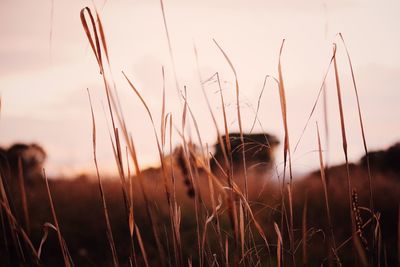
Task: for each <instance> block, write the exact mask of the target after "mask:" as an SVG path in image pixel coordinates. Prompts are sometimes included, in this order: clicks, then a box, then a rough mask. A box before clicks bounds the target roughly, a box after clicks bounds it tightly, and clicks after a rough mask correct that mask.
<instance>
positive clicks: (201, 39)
mask: <svg viewBox="0 0 400 267" xmlns="http://www.w3.org/2000/svg"><path fill="white" fill-rule="evenodd" d="M52 3H53V8H52ZM94 3H95V5H96V7H97V9H98V11H99V13H100V16H101V18H102V21H103V26H104V29H105V34H106V38H107V42H108V46H109V54H110V60H111V67H112V73H113V77H114V79H115V82H116V85H117V90H118V93H119V95H120V97H121V100H122V105H123V110H124V114H125V117H126V120H127V124H128V128H129V130H130V131H131V133H132V136H133V139H134V141H135V144H136V146H137V150H138V155H139V161H140V163H141V165H142V166H143V167H146V166H151V165H155V164H156V163H157V149H156V142H155V138H154V135H153V132H152V128H151V124H150V120H149V119H148V117H147V115H146V113H145V109H144V108H143V106H142V105H141V103H140V102H139V100H138V98H137V97H136V96H135V95H134V93H133V91H132V90H131V89H130V88H129V86H128V84H127V82H126V80H124V79H123V76H122V74H121V71H124V72H125V73H126V74H127V75H128V77H130V79H131V80H132V82H133V83H134V84H135V85H136V86H137V88H138V90H139V91H140V92H141V93H142V94H143V97H144V98H145V100H146V101H147V102H148V104H149V107H150V109H151V111H152V113H153V115H154V116H155V118H156V123H157V127H158V122H159V117H160V113H161V99H162V75H161V69H162V66H164V67H165V70H166V83H167V111H168V112H172V114H173V118H174V121H175V124H176V127H177V128H180V125H181V124H180V118H181V117H182V115H181V113H180V112H181V111H182V106H181V101H180V100H179V98H178V94H177V90H176V87H175V80H174V74H173V69H172V64H171V60H170V55H169V52H168V51H169V50H168V43H167V39H166V34H165V29H164V25H163V17H162V13H161V8H160V2H159V1H158V0H153V1H151V0H146V1H144V0H118V1H116V0H108V1H94ZM164 5H165V12H166V19H167V24H168V29H169V33H170V37H171V42H172V50H173V54H174V57H175V65H176V73H177V77H178V82H179V85H180V86H181V89H182V90H183V86H187V92H188V102H189V105H190V106H191V108H192V109H193V112H194V114H195V116H196V118H197V121H198V123H199V127H200V131H201V133H202V138H203V140H204V142H207V143H208V144H209V145H212V144H213V143H214V141H215V139H216V133H215V130H214V128H213V126H212V121H211V118H210V116H209V112H208V110H207V106H206V103H205V101H204V98H203V95H202V93H201V88H200V85H199V79H198V76H197V67H196V61H195V56H194V52H193V46H194V45H195V46H196V48H197V51H198V55H199V65H200V72H201V75H202V77H203V80H205V79H207V78H208V77H210V76H212V75H213V74H214V73H215V72H217V71H218V72H219V73H220V75H221V78H222V80H223V93H224V95H225V97H226V102H227V110H228V120H229V123H230V127H231V129H232V130H237V129H238V121H237V118H236V106H235V105H236V103H235V86H234V85H235V84H234V82H235V80H234V75H233V73H232V71H231V70H230V68H229V65H228V64H227V62H226V60H225V59H224V57H223V55H222V54H221V52H220V51H219V50H218V48H217V47H216V45H215V44H214V42H213V39H215V40H216V41H217V42H218V43H219V44H220V45H221V47H222V48H223V49H224V50H225V52H226V53H227V54H228V55H229V57H230V59H231V61H232V63H233V65H234V66H235V68H236V70H237V73H238V80H239V84H240V89H241V108H242V116H243V125H244V130H245V131H249V130H250V128H251V125H252V122H253V120H254V115H255V114H254V110H255V109H256V107H257V101H258V97H259V94H260V91H261V88H262V84H263V80H264V77H265V76H266V75H272V76H275V77H278V72H277V66H278V57H279V49H280V46H281V43H282V40H283V39H285V40H286V41H285V46H284V49H283V54H282V68H283V76H284V81H285V89H286V97H287V105H288V123H289V131H290V139H291V140H290V141H291V148H292V149H293V148H294V146H295V144H296V142H297V140H298V139H299V137H300V134H301V132H302V129H303V127H304V125H305V123H306V121H307V118H308V115H309V113H310V111H311V108H312V105H313V102H314V101H315V99H316V97H317V93H318V90H319V87H320V86H321V83H322V80H323V76H324V73H325V72H326V70H327V67H328V64H329V60H330V57H331V55H332V44H333V43H335V42H336V43H337V44H338V67H339V70H340V75H341V76H340V79H341V85H342V90H343V100H344V109H345V117H346V126H347V134H348V144H349V145H348V148H349V154H350V159H351V160H354V161H356V160H358V159H359V158H360V157H361V156H362V154H363V146H362V139H361V134H360V127H359V124H358V114H357V106H356V100H355V95H354V90H353V87H352V82H351V75H350V68H349V65H348V62H347V58H346V54H345V50H344V46H343V44H342V43H341V42H340V39H339V38H338V37H337V33H338V32H341V33H342V34H343V36H344V38H345V41H346V44H347V46H348V48H349V52H350V55H351V58H352V61H353V65H354V71H355V76H356V80H357V85H358V87H359V94H360V101H361V107H362V110H363V116H364V123H365V130H366V138H367V144H368V146H369V148H370V149H371V150H373V149H383V148H387V147H388V146H390V145H391V144H393V143H394V142H396V141H399V140H400V136H399V133H400V105H399V103H398V102H399V101H400V90H399V89H400V78H399V75H400V50H399V47H400V16H399V14H400V2H399V1H398V0H393V1H391V0H389V1H366V0H359V1H350V0H349V1H344V0H339V1H314V0H305V1H261V0H260V1H258V0H257V1H245V0H231V1H225V0H223V1H209V0H202V1H193V0H190V1H188V0H186V1H178V0H165V1H164ZM85 6H89V7H93V4H92V1H80V0H74V1H66V0H54V1H51V0H46V1H44V0H39V1H22V0H2V1H0V40H1V41H0V93H1V100H2V107H1V118H0V145H2V146H8V145H10V144H12V143H14V142H28V143H30V142H36V143H39V144H41V145H42V146H43V147H44V149H45V150H46V151H47V152H48V162H47V164H46V168H47V169H48V172H49V173H51V174H52V175H66V176H68V175H71V174H76V173H80V172H92V171H93V170H94V166H93V161H92V139H91V115H90V106H89V102H88V97H87V92H86V88H89V90H90V91H91V94H92V100H93V102H94V108H95V116H96V123H97V125H98V129H97V130H98V138H99V140H98V156H99V164H100V168H101V171H102V172H107V173H110V172H112V171H114V170H115V163H114V161H113V156H112V148H111V145H110V141H109V136H108V129H107V126H106V125H107V122H106V120H107V119H108V118H107V119H106V116H105V113H104V111H103V108H102V104H104V105H105V104H106V99H105V96H104V88H103V86H102V78H101V76H100V74H99V69H98V66H97V63H96V60H95V57H94V55H93V53H92V51H91V49H90V47H89V45H88V41H87V38H86V36H85V34H84V31H83V28H82V25H81V22H80V18H79V13H80V10H81V9H82V8H83V7H85ZM52 10H53V13H52V12H51V11H52ZM205 88H206V91H207V94H208V96H209V97H210V100H211V103H212V106H213V108H214V111H215V112H216V113H217V114H218V117H217V119H218V123H219V126H220V128H221V129H222V126H223V125H222V115H221V104H220V102H219V95H218V94H217V92H218V91H217V86H216V84H215V83H212V82H210V83H207V84H205ZM327 90H328V93H327V97H328V115H329V129H330V133H329V136H330V140H329V144H330V145H329V150H326V151H325V155H326V157H327V158H329V160H330V163H331V164H332V163H340V162H342V161H343V152H342V150H341V134H340V122H339V113H338V108H337V97H336V91H335V90H336V88H335V83H334V76H333V68H332V69H331V70H330V72H329V75H328V79H327ZM321 103H322V102H321ZM321 103H320V104H321ZM320 104H319V105H318V107H317V110H316V114H315V116H314V117H313V118H312V119H311V121H310V124H309V126H308V128H307V130H306V132H305V134H304V137H303V140H302V141H301V143H300V146H299V148H298V150H297V151H296V152H295V153H294V154H293V166H294V169H295V171H297V172H301V173H304V172H306V171H310V170H312V169H313V168H316V167H317V166H318V164H319V163H318V154H317V153H315V150H316V148H317V139H316V126H315V122H316V121H317V120H318V122H319V124H320V126H321V128H322V129H321V130H323V120H322V118H323V117H322V105H320ZM259 119H260V122H261V124H262V127H261V126H260V125H259V124H257V125H256V128H255V131H256V132H260V131H262V129H264V130H265V131H267V132H269V133H272V134H275V135H277V136H278V137H279V138H280V139H281V140H282V139H283V127H282V118H281V113H280V105H279V97H278V89H277V87H276V84H275V83H274V82H272V81H269V82H268V83H267V87H266V89H265V92H264V95H263V97H262V99H261V106H260V111H259ZM322 133H323V131H322ZM192 134H194V130H193V129H192ZM174 135H175V137H176V140H178V138H177V137H178V134H177V133H174ZM322 138H323V143H324V147H325V145H326V140H325V135H324V134H323V136H322ZM325 148H326V147H325ZM282 149H283V148H282V147H280V148H279V151H278V152H279V153H278V154H277V160H276V161H277V164H278V166H281V165H282V164H281V163H282V159H283V157H282V152H281V151H282Z"/></svg>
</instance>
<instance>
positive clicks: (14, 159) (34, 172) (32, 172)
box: [0, 143, 47, 181]
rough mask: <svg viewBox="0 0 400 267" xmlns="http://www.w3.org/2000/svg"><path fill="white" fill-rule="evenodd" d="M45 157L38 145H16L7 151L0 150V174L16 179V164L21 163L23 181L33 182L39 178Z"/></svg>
mask: <svg viewBox="0 0 400 267" xmlns="http://www.w3.org/2000/svg"><path fill="white" fill-rule="evenodd" d="M46 157H47V155H46V152H45V151H44V149H43V148H42V147H41V146H39V145H38V144H22V143H16V144H14V145H12V146H11V147H9V148H8V149H3V148H0V167H1V173H2V175H4V176H8V177H10V179H15V178H16V177H18V171H19V166H18V165H19V163H18V162H19V161H21V167H22V171H23V174H24V177H25V179H26V180H27V181H33V180H34V179H36V178H38V177H40V176H41V173H42V168H43V164H44V162H45V160H46Z"/></svg>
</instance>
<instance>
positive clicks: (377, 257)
mask: <svg viewBox="0 0 400 267" xmlns="http://www.w3.org/2000/svg"><path fill="white" fill-rule="evenodd" d="M80 16H81V17H80V18H81V22H82V26H83V29H84V31H85V33H86V36H87V39H88V44H89V49H90V50H91V53H93V56H94V57H95V59H96V61H97V63H98V67H99V70H100V74H101V79H102V82H103V89H104V92H105V96H106V99H105V103H106V107H105V110H106V113H107V116H108V117H109V121H110V132H109V135H110V139H111V147H110V149H112V152H113V155H114V160H115V165H116V166H117V168H118V174H117V175H115V176H113V177H108V176H107V177H105V176H104V175H103V174H102V173H101V172H100V171H99V166H98V161H97V153H98V151H97V141H98V140H97V136H98V132H97V128H96V126H97V125H96V119H95V118H96V116H97V115H98V114H96V113H95V111H94V109H93V106H92V99H91V93H90V90H87V93H88V99H89V102H88V103H89V104H88V106H90V108H91V116H92V134H93V135H92V143H93V163H94V165H95V167H96V171H97V172H96V173H95V174H92V175H82V176H80V177H76V178H75V179H57V177H51V179H49V178H48V177H47V175H46V171H45V169H43V167H44V165H43V164H44V159H45V152H44V151H43V149H41V148H40V146H38V145H22V144H20V145H19V146H14V147H11V148H9V149H8V150H7V149H2V150H1V162H0V163H1V164H0V166H1V180H0V200H1V209H0V211H1V212H0V215H1V217H0V220H1V234H0V237H1V240H0V266H63V265H65V266H67V267H69V266H147V267H148V266H279V267H280V266H400V213H399V212H400V206H399V204H400V202H399V201H400V198H399V195H400V183H399V176H400V170H399V162H400V161H399V160H400V145H399V144H394V145H393V146H392V147H390V148H389V149H387V150H382V151H374V152H371V151H369V150H368V144H367V141H366V137H365V132H364V125H363V122H364V119H366V120H368V118H364V117H363V112H362V109H361V105H360V103H359V98H358V88H357V83H356V77H355V75H354V73H353V68H352V62H351V58H350V55H349V53H348V52H347V47H346V43H345V41H344V39H343V37H342V35H341V34H338V35H337V40H338V42H340V44H341V45H342V46H341V47H342V48H343V49H344V50H345V52H346V55H347V60H348V61H347V62H346V64H348V66H349V69H350V72H351V77H352V86H353V87H352V90H353V92H354V94H355V96H356V100H357V101H356V102H355V106H356V108H357V110H358V113H357V117H358V121H359V125H357V126H356V127H359V128H360V129H361V135H360V140H361V141H362V142H363V145H364V152H365V155H364V156H363V158H362V159H360V160H359V162H349V160H348V144H347V138H346V136H347V134H348V131H349V129H350V127H349V126H348V125H346V123H345V116H346V115H348V114H346V113H345V111H344V109H343V99H342V90H343V89H342V88H341V83H340V79H341V76H340V74H339V69H338V65H337V58H336V52H337V47H336V45H335V46H334V49H333V52H332V56H331V58H330V59H328V60H329V67H328V69H327V72H326V75H327V73H328V72H331V73H333V75H334V77H335V84H336V88H335V90H336V97H337V106H338V110H339V114H338V118H337V119H338V120H339V121H340V133H341V135H340V138H341V142H342V147H339V148H336V149H338V150H340V151H342V153H343V157H344V163H343V164H340V165H337V166H326V160H325V158H324V155H325V153H324V149H323V142H326V141H327V140H325V138H326V137H327V136H321V135H320V132H319V128H318V124H317V127H316V131H315V132H316V134H315V144H316V147H317V148H318V149H317V153H318V156H319V165H320V168H319V170H315V171H314V172H312V173H310V174H307V175H304V176H302V177H297V176H296V174H295V172H294V171H293V170H292V153H293V150H295V147H293V141H292V143H291V142H290V141H289V139H290V135H289V128H290V125H289V124H288V120H287V102H286V96H285V86H284V81H285V80H284V72H283V66H282V65H281V61H280V57H279V63H278V66H277V67H278V74H279V75H278V77H277V78H273V77H272V78H271V77H270V78H271V79H274V80H275V82H276V85H277V89H278V94H279V104H280V110H279V112H280V113H281V117H282V127H283V129H284V136H282V137H274V136H272V135H269V134H267V133H258V134H254V133H247V132H245V131H244V130H243V129H242V121H243V120H244V119H243V118H242V116H241V106H240V92H241V89H242V88H241V87H240V84H239V82H238V78H237V73H236V69H235V66H234V64H233V63H232V62H231V60H230V58H229V55H228V54H227V53H226V51H225V50H224V49H223V48H222V47H221V46H220V45H219V43H218V42H217V41H215V40H214V43H215V45H216V48H217V49H218V51H219V52H220V53H221V56H222V57H223V58H224V60H225V61H226V64H227V65H229V67H230V70H231V71H232V73H233V75H234V77H235V83H234V84H233V85H232V87H233V88H232V90H234V91H235V93H236V103H235V107H236V111H237V112H236V115H237V118H236V120H237V123H238V127H239V131H237V132H234V130H231V129H230V127H229V121H228V119H227V116H226V113H225V106H226V105H225V104H226V103H225V102H224V101H225V100H224V93H223V90H222V89H221V88H220V90H219V91H218V94H219V97H220V101H221V103H220V104H221V107H222V109H221V113H222V116H220V117H222V118H223V121H222V122H220V121H217V119H216V118H217V116H216V114H214V112H213V109H212V107H211V106H210V102H209V101H208V96H207V93H206V92H205V90H204V80H203V79H202V77H201V75H200V74H199V80H200V84H201V86H202V90H203V92H204V97H205V99H206V100H207V101H206V103H207V104H208V106H207V107H204V112H207V113H210V115H211V118H212V121H210V123H209V124H210V129H212V131H215V133H216V136H217V140H216V145H215V147H213V148H211V147H208V146H206V145H205V144H203V141H202V133H201V132H200V131H199V128H198V125H197V121H196V117H195V115H194V113H193V112H192V109H191V106H190V103H189V101H188V99H187V92H186V88H185V89H182V90H181V91H180V93H181V100H182V102H181V104H182V112H181V114H179V117H181V118H182V119H181V125H180V126H179V127H180V128H179V127H177V126H176V125H175V124H174V122H175V117H173V115H172V114H171V113H169V111H168V110H166V101H167V100H166V98H167V97H168V96H166V95H165V84H164V89H163V98H162V103H161V114H154V113H153V112H152V110H151V106H152V105H151V104H150V101H148V100H146V99H144V97H143V96H142V94H141V91H140V88H137V87H136V85H135V84H134V82H133V81H132V80H131V79H130V77H129V75H127V74H125V73H124V72H122V75H123V77H124V78H125V80H126V82H127V84H128V85H129V86H130V88H131V89H132V92H133V94H134V96H135V97H136V98H137V99H138V100H139V101H140V102H141V104H142V105H143V107H144V108H145V110H146V112H147V113H146V114H147V116H148V120H149V121H150V123H151V124H152V127H153V130H154V132H153V134H154V136H155V140H156V145H157V146H156V147H157V152H158V155H159V167H157V168H148V169H141V167H140V166H139V163H138V162H139V159H140V156H141V155H140V154H138V153H137V152H136V149H135V144H137V143H138V142H140V140H134V139H133V138H132V136H131V134H130V129H128V127H127V123H126V121H125V118H124V114H123V112H122V107H121V105H120V99H119V96H118V93H117V88H116V87H115V84H114V83H113V76H112V75H111V71H110V65H109V64H110V60H109V55H108V50H107V43H106V40H107V38H106V37H107V36H106V35H105V32H104V30H103V25H102V21H101V19H100V16H99V15H98V14H97V11H94V10H91V9H89V8H84V9H82V11H81V14H80ZM164 19H165V17H164ZM164 23H165V27H166V28H167V25H166V22H165V20H164ZM284 43H285V42H284V41H283V42H282V46H281V50H280V54H279V56H281V54H282V53H284ZM199 72H200V71H199ZM163 75H164V69H163ZM326 75H325V78H324V80H323V82H322V84H321V87H320V90H319V92H318V96H317V98H316V101H315V103H314V106H313V107H310V110H311V113H310V115H309V118H308V121H307V124H306V127H313V125H312V124H313V123H312V122H313V121H314V120H315V119H314V117H313V116H314V111H315V107H316V105H317V104H319V102H320V99H321V98H322V96H321V95H322V94H323V93H324V89H325V87H324V84H325V79H326ZM212 79H213V81H214V82H215V83H216V84H219V85H220V82H221V81H220V78H219V76H218V73H217V74H216V75H214V76H213V77H212ZM260 98H261V95H260ZM321 101H322V100H321ZM306 110H307V111H306V112H308V110H309V109H308V108H307V109H306ZM257 112H258V108H257ZM256 115H257V113H256ZM174 116H176V114H174ZM155 117H157V118H161V120H160V123H159V124H157V125H156V121H158V120H155ZM256 117H257V116H256ZM324 123H325V126H326V124H327V123H328V122H327V121H324V122H322V123H321V125H324ZM219 125H223V127H220V126H219ZM138 127H140V126H138ZM189 127H192V128H191V134H190V135H189V134H188V128H189ZM353 127H355V126H353ZM173 136H174V137H175V138H176V137H177V138H178V139H179V145H177V146H175V145H173V141H172V140H173ZM279 142H281V143H282V148H283V156H284V159H283V165H284V167H283V171H282V172H280V171H278V168H277V164H276V159H275V152H276V149H277V147H278V143H279ZM291 145H292V146H291ZM211 151H214V153H211Z"/></svg>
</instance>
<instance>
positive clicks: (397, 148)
mask: <svg viewBox="0 0 400 267" xmlns="http://www.w3.org/2000/svg"><path fill="white" fill-rule="evenodd" d="M368 157H369V161H370V164H371V168H372V170H375V171H379V172H392V173H395V174H400V143H396V144H394V145H392V146H391V147H389V148H388V149H387V150H378V151H373V152H369V153H368ZM361 165H362V166H365V167H366V166H367V157H366V156H364V157H363V158H362V159H361Z"/></svg>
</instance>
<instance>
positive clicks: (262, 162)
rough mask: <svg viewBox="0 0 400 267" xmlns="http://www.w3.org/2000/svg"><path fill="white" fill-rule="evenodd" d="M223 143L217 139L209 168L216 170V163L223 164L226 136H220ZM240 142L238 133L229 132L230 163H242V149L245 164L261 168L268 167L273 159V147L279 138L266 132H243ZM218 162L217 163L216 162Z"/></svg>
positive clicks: (276, 144)
mask: <svg viewBox="0 0 400 267" xmlns="http://www.w3.org/2000/svg"><path fill="white" fill-rule="evenodd" d="M222 141H223V143H224V144H223V145H221V143H220V142H219V141H218V142H217V143H216V144H215V145H214V147H215V153H214V158H213V159H211V168H212V169H213V170H216V169H218V168H219V166H218V165H220V166H222V167H223V166H224V164H225V163H224V161H225V160H224V152H223V148H224V149H225V151H226V153H228V151H227V145H226V144H227V138H226V136H225V135H223V136H222ZM243 141H244V143H242V141H241V138H240V133H230V134H229V142H230V144H231V155H228V160H232V164H233V165H235V166H240V164H242V163H243V149H244V151H245V159H246V165H247V166H248V167H252V166H258V167H260V168H261V169H266V168H268V167H269V166H270V165H271V163H272V162H273V159H274V151H275V148H276V147H277V146H278V145H279V140H278V139H277V138H276V137H275V136H273V135H270V134H267V133H257V134H243ZM217 162H218V163H217Z"/></svg>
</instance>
